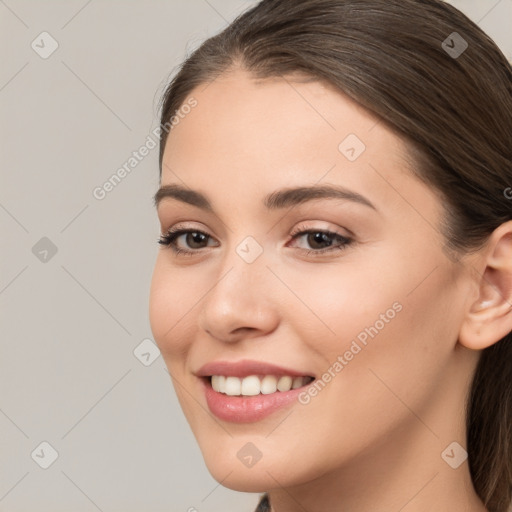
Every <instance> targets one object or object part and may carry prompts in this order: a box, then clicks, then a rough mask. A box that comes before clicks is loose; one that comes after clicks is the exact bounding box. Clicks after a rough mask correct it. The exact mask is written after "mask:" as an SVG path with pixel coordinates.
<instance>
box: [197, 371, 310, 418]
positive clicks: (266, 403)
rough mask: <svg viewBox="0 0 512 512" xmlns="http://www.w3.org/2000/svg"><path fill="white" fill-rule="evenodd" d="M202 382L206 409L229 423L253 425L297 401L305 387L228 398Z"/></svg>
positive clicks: (205, 382)
mask: <svg viewBox="0 0 512 512" xmlns="http://www.w3.org/2000/svg"><path fill="white" fill-rule="evenodd" d="M201 380H202V381H203V386H204V390H205V395H206V403H207V404H208V408H209V409H210V411H211V412H212V414H214V415H215V416H217V418H219V419H221V420H224V421H229V422H231V423H254V422H256V421H259V420H262V419H263V418H266V417H267V416H270V415H271V414H272V413H273V412H275V411H277V410H279V409H282V408H284V407H286V406H287V405H289V404H291V403H292V402H293V401H297V397H298V395H299V394H300V393H301V392H302V391H304V389H305V388H306V386H303V387H301V388H297V389H291V390H290V391H276V392H275V393H271V394H269V395H262V394H259V395H255V396H228V395H225V394H224V393H219V392H217V391H215V390H214V389H213V388H212V385H211V383H210V380H208V381H206V380H205V379H201Z"/></svg>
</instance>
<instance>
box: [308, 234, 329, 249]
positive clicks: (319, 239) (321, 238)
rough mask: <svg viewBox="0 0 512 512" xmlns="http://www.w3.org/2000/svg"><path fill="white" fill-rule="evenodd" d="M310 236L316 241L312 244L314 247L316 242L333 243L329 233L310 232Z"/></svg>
mask: <svg viewBox="0 0 512 512" xmlns="http://www.w3.org/2000/svg"><path fill="white" fill-rule="evenodd" d="M310 237H312V239H313V242H314V243H312V244H310V245H311V246H313V247H314V246H315V243H319V244H322V243H326V244H327V246H329V245H331V243H332V242H331V241H330V240H329V236H328V235H327V233H320V232H316V233H310Z"/></svg>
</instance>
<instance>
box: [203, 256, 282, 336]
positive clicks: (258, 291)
mask: <svg viewBox="0 0 512 512" xmlns="http://www.w3.org/2000/svg"><path fill="white" fill-rule="evenodd" d="M272 278H273V279H272ZM276 293H277V289H276V279H275V277H274V276H273V274H272V272H271V271H270V270H269V269H268V268H267V267H266V265H265V259H264V258H263V257H260V258H258V259H257V260H256V261H254V262H252V263H247V262H245V261H244V260H243V259H241V258H240V257H239V256H238V254H236V253H235V254H234V255H233V257H230V258H229V261H228V259H226V261H225V264H224V265H223V266H222V270H221V271H220V272H219V273H218V274H216V278H215V280H212V287H211V288H210V290H209V292H208V293H207V294H206V296H205V297H204V299H203V300H202V301H201V306H200V308H201V309H200V313H199V326H200V328H201V329H202V330H203V331H205V332H207V333H208V334H209V335H210V336H211V337H213V338H215V339H217V340H220V341H223V342H226V343H232V342H236V341H240V340H242V339H246V338H255V337H261V336H264V335H266V334H269V333H271V332H272V331H273V330H275V329H276V327H277V325H278V323H279V314H278V310H279V308H278V307H277V306H278V304H276V302H277V301H276V299H277V295H276Z"/></svg>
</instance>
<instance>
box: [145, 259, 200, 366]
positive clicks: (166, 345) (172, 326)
mask: <svg viewBox="0 0 512 512" xmlns="http://www.w3.org/2000/svg"><path fill="white" fill-rule="evenodd" d="M165 259H166V258H165V254H159V255H158V257H157V261H156V264H155V268H154V271H153V276H152V280H151V288H150V294H149V322H150V326H151V331H152V333H153V337H154V339H155V342H156V343H157V345H158V347H159V349H160V351H161V352H162V355H163V357H164V359H166V356H171V355H172V356H174V357H176V356H178V355H179V354H184V353H185V352H186V351H187V350H188V348H189V347H188V345H189V343H190V340H191V339H192V338H191V337H190V336H185V335H184V332H185V331H186V330H188V329H190V328H191V327H192V323H191V322H192V318H193V314H194V306H195V305H196V304H197V303H198V301H199V299H200V298H201V290H196V287H195V286H194V283H195V281H194V280H193V279H187V275H188V274H187V272H183V271H177V270H175V269H173V268H172V267H170V266H169V265H168V264H167V262H166V261H165ZM166 362H167V359H166Z"/></svg>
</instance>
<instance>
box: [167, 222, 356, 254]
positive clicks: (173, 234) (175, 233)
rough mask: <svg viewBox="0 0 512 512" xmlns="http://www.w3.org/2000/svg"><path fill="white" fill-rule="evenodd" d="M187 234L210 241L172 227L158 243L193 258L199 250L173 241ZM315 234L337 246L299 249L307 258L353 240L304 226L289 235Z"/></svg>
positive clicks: (190, 231)
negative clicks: (331, 239)
mask: <svg viewBox="0 0 512 512" xmlns="http://www.w3.org/2000/svg"><path fill="white" fill-rule="evenodd" d="M188 233H199V234H202V235H205V236H206V237H208V239H210V238H211V237H210V235H208V233H205V232H204V231H200V230H198V229H183V228H180V227H173V228H171V229H169V231H167V233H166V234H164V235H161V237H160V239H159V240H158V243H159V244H161V245H163V246H164V247H168V248H170V249H171V250H172V251H173V252H174V254H176V255H177V256H178V255H180V256H193V255H194V254H196V253H197V252H199V251H200V250H201V249H193V250H187V249H180V248H179V247H177V245H176V243H175V241H176V239H177V238H178V237H179V236H181V235H184V234H188ZM315 233H322V234H324V235H327V236H328V237H330V238H333V239H334V240H337V241H338V242H340V243H339V245H336V246H329V247H325V248H323V249H301V251H303V252H304V253H305V254H307V255H308V256H318V255H319V254H325V253H330V252H334V251H343V250H345V249H346V248H347V247H348V246H349V245H351V244H353V242H354V240H353V239H351V238H348V237H346V236H344V235H341V234H339V233H336V232H333V231H328V230H324V229H307V228H305V227H304V226H299V227H298V228H297V230H296V231H295V232H293V233H291V236H292V240H295V239H297V238H300V237H301V236H304V235H308V234H315Z"/></svg>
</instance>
